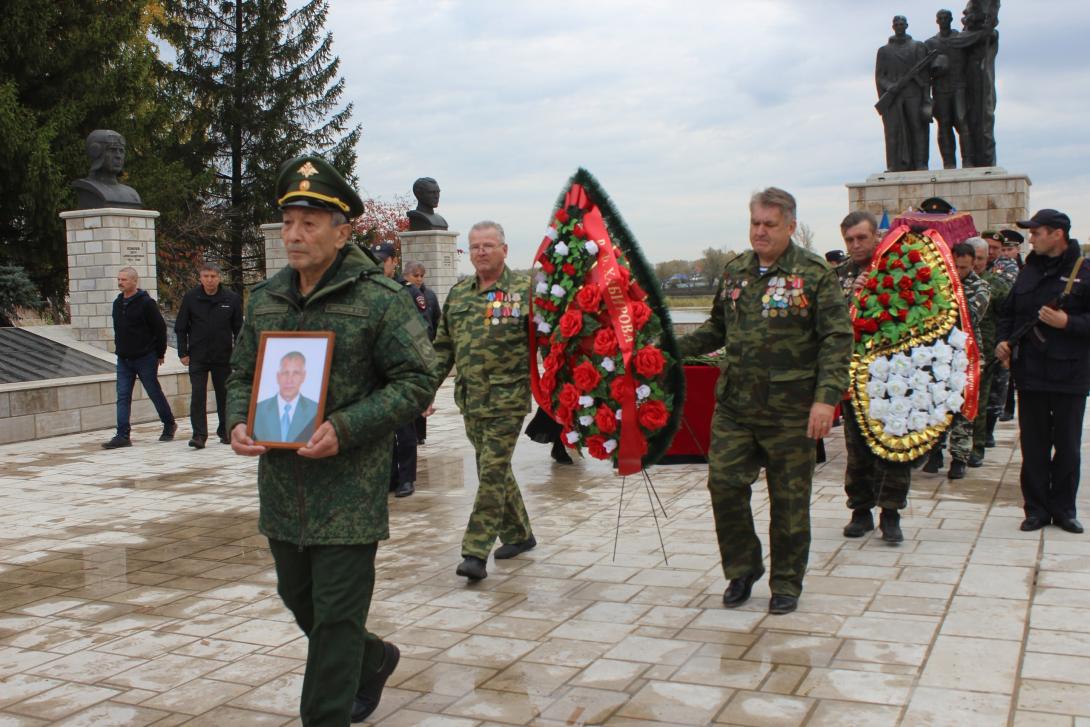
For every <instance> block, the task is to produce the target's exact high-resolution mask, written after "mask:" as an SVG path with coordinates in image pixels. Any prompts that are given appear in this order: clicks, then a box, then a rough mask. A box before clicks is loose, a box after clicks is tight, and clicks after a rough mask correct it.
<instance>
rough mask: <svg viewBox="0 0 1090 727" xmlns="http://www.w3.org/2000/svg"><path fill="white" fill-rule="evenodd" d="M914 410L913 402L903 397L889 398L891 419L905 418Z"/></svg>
mask: <svg viewBox="0 0 1090 727" xmlns="http://www.w3.org/2000/svg"><path fill="white" fill-rule="evenodd" d="M911 411H912V402H911V401H909V400H908V399H906V398H904V397H903V396H902V397H899V398H896V399H890V400H889V416H890V418H891V419H897V418H901V419H904V418H905V417H907V416H908V415H909V413H910V412H911Z"/></svg>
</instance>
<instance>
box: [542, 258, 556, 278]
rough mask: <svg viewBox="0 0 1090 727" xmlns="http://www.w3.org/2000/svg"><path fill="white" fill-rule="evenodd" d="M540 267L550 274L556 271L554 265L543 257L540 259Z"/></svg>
mask: <svg viewBox="0 0 1090 727" xmlns="http://www.w3.org/2000/svg"><path fill="white" fill-rule="evenodd" d="M541 269H542V270H544V271H545V273H546V274H547V275H552V274H553V273H555V272H556V266H555V265H553V264H552V263H551V262H549V261H548V260H546V259H545V258H542V259H541Z"/></svg>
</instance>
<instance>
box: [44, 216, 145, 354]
mask: <svg viewBox="0 0 1090 727" xmlns="http://www.w3.org/2000/svg"><path fill="white" fill-rule="evenodd" d="M158 216H159V213H158V212H155V211H153V210H138V209H122V208H117V207H105V208H101V209H88V210H72V211H70V212H61V214H60V217H61V219H62V220H64V223H65V229H66V238H67V241H68V304H69V307H70V309H71V314H72V332H73V333H74V334H75V337H76V340H78V341H84V342H87V343H89V344H91V345H93V346H97V347H99V348H104V349H106V350H107V351H110V352H112V351H113V350H114V324H113V318H112V310H113V301H114V298H116V297H117V271H118V270H120V269H121V268H123V267H132V268H135V269H136V274H137V275H139V276H140V287H141V288H143V289H144V290H146V291H148V294H149V295H151V297H152V298H155V299H158V298H159V283H158V277H157V276H158V266H157V264H156V259H155V219H156V218H157V217H158Z"/></svg>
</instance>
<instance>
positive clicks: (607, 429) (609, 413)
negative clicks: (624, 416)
mask: <svg viewBox="0 0 1090 727" xmlns="http://www.w3.org/2000/svg"><path fill="white" fill-rule="evenodd" d="M594 423H595V424H597V425H598V429H600V430H601V431H602V432H604V433H605V434H613V432H615V431H617V417H616V416H615V415H614V414H613V410H612V409H610V408H609V407H608V406H606V405H605V404H602V405H600V406H599V407H598V411H597V412H596V413H595V414H594Z"/></svg>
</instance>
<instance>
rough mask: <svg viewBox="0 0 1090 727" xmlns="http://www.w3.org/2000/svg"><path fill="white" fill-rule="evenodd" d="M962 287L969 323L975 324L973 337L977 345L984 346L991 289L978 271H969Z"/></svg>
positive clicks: (962, 282)
mask: <svg viewBox="0 0 1090 727" xmlns="http://www.w3.org/2000/svg"><path fill="white" fill-rule="evenodd" d="M961 289H962V290H963V291H964V293H965V304H966V305H967V306H968V308H969V323H971V324H972V326H973V337H974V338H975V339H976V345H977V346H979V347H981V348H983V345H984V341H983V339H982V337H981V334H982V328H981V327H982V325H983V320H984V315H985V314H986V313H987V312H988V299H989V298H990V297H991V290H990V289H989V288H988V284H987V283H985V282H984V279H983V278H981V277H980V276H979V275H977V274H976V273H969V275H968V276H966V278H965V280H962V281H961Z"/></svg>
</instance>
